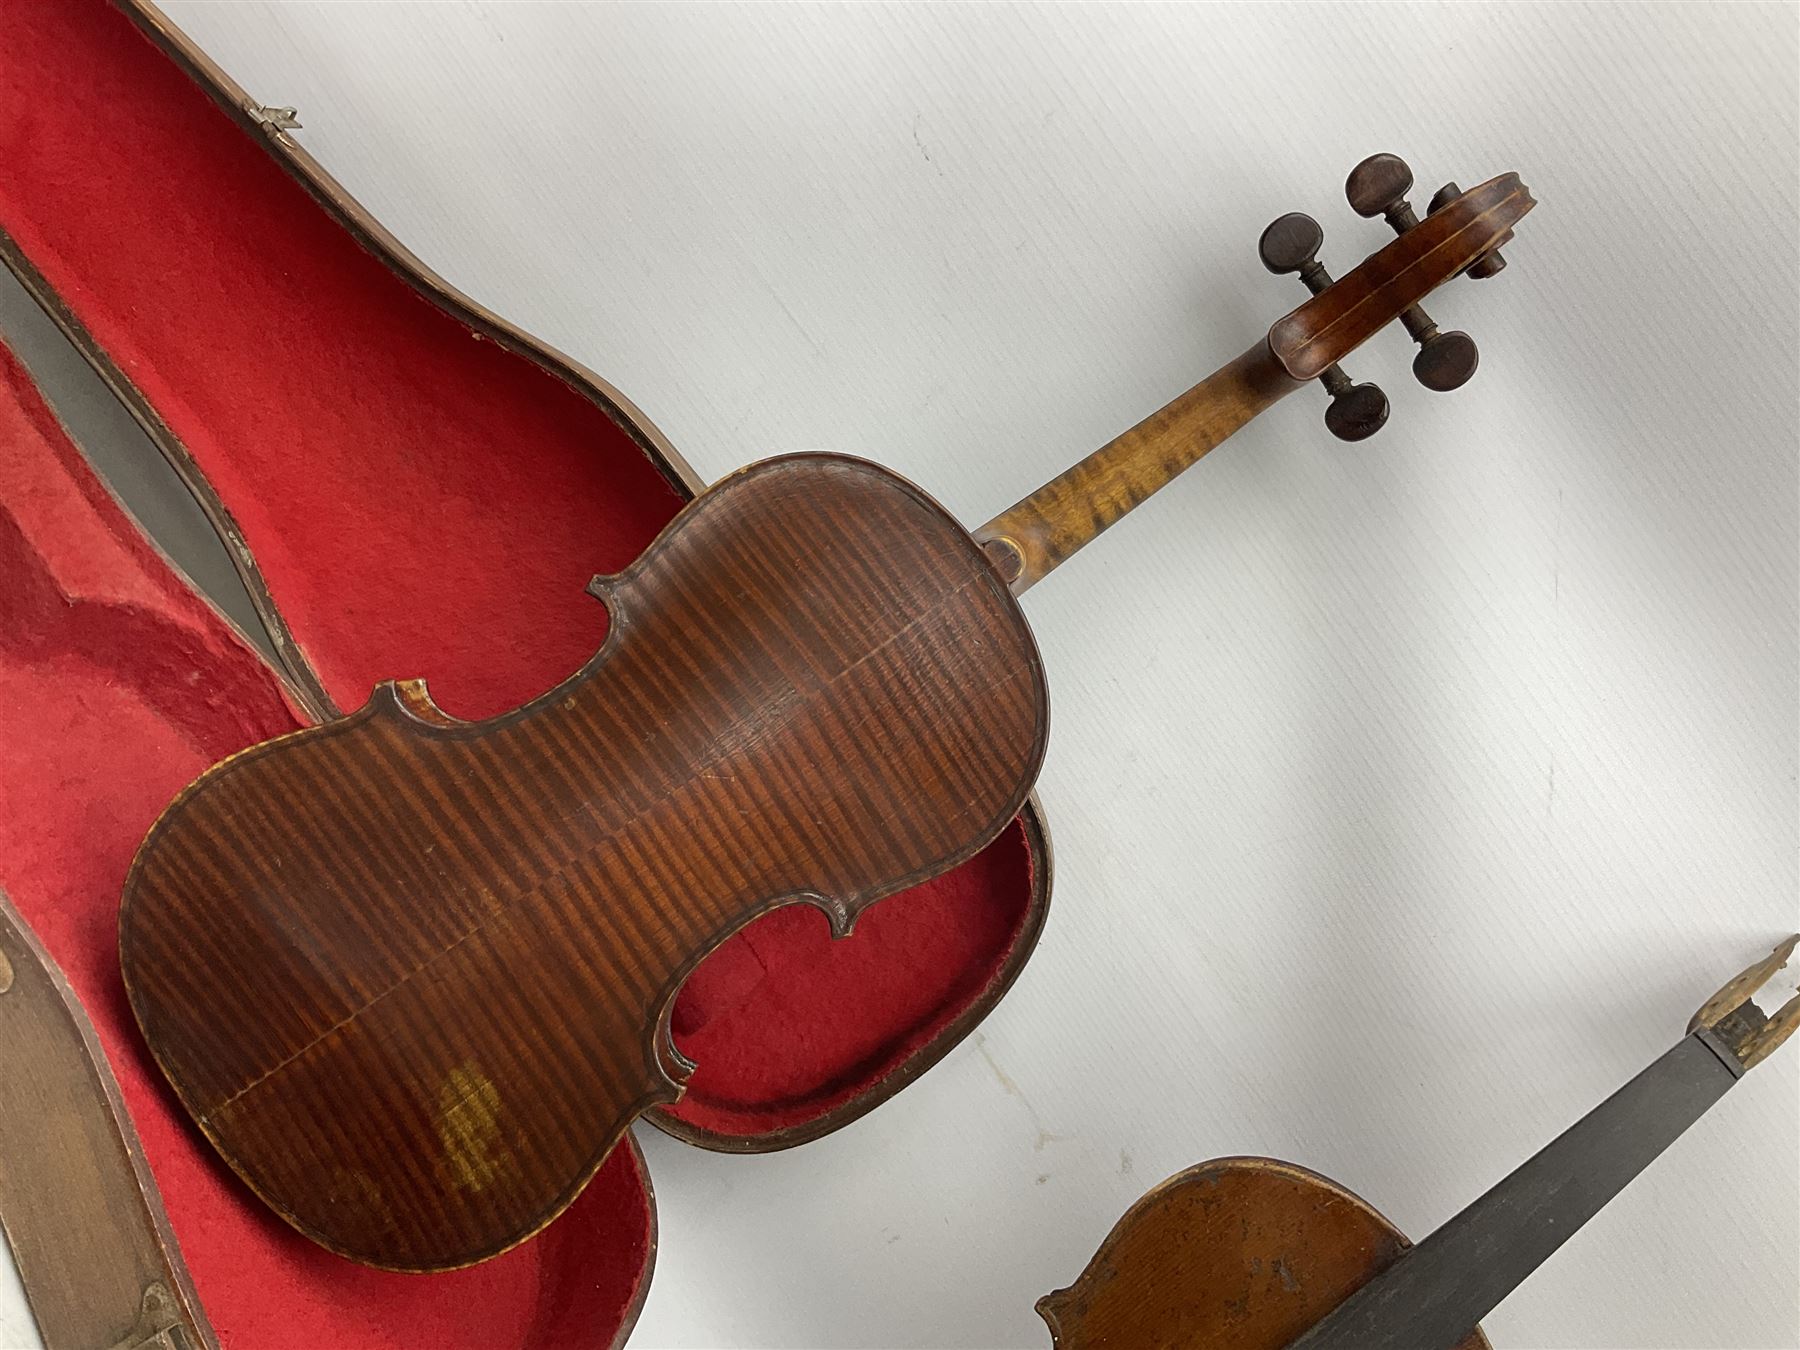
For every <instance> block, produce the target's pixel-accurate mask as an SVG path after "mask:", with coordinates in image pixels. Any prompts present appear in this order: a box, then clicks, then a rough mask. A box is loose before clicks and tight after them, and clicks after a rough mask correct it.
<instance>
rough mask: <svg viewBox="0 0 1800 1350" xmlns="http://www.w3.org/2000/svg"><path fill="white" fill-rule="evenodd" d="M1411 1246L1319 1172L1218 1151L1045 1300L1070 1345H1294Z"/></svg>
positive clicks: (1220, 1349) (1154, 1195)
mask: <svg viewBox="0 0 1800 1350" xmlns="http://www.w3.org/2000/svg"><path fill="white" fill-rule="evenodd" d="M1411 1245H1412V1244H1410V1243H1409V1242H1408V1241H1407V1240H1406V1238H1405V1237H1404V1236H1403V1235H1402V1234H1401V1232H1400V1230H1399V1229H1397V1228H1395V1227H1394V1226H1393V1225H1392V1224H1391V1223H1389V1222H1388V1221H1387V1220H1386V1219H1385V1218H1383V1217H1382V1216H1381V1215H1380V1214H1379V1213H1377V1212H1376V1211H1375V1210H1374V1209H1373V1208H1372V1207H1370V1205H1369V1204H1368V1203H1367V1202H1366V1201H1364V1200H1362V1199H1361V1198H1360V1197H1359V1196H1356V1195H1354V1194H1352V1193H1351V1192H1349V1191H1347V1190H1345V1189H1344V1188H1343V1187H1342V1186H1339V1185H1338V1184H1337V1183H1336V1182H1334V1181H1331V1180H1328V1179H1327V1178H1325V1177H1322V1176H1320V1175H1319V1174H1318V1173H1317V1172H1311V1171H1308V1170H1307V1169H1306V1168H1304V1167H1296V1166H1294V1165H1293V1164H1292V1163H1284V1162H1276V1161H1275V1160H1274V1159H1272V1158H1219V1159H1215V1160H1213V1161H1212V1162H1205V1163H1201V1164H1199V1165H1198V1166H1196V1167H1190V1168H1189V1169H1188V1170H1187V1171H1185V1172H1178V1173H1177V1174H1176V1175H1174V1176H1173V1177H1170V1178H1169V1179H1168V1180H1167V1181H1165V1182H1163V1183H1162V1184H1161V1185H1160V1186H1158V1187H1156V1188H1155V1189H1154V1190H1152V1191H1150V1192H1149V1193H1148V1194H1147V1195H1145V1196H1144V1197H1143V1198H1142V1199H1141V1200H1139V1201H1138V1202H1137V1203H1136V1204H1135V1205H1133V1206H1132V1207H1131V1208H1130V1209H1129V1210H1127V1211H1126V1213H1125V1217H1124V1218H1122V1219H1120V1220H1119V1222H1118V1223H1117V1224H1116V1225H1115V1226H1114V1228H1113V1230H1112V1232H1111V1233H1109V1234H1107V1236H1106V1241H1105V1242H1103V1243H1101V1244H1100V1250H1099V1251H1097V1252H1096V1253H1094V1259H1093V1260H1092V1261H1090V1262H1088V1267H1087V1269H1086V1270H1084V1271H1083V1272H1082V1273H1081V1278H1080V1279H1078V1280H1076V1281H1075V1283H1074V1284H1072V1285H1070V1286H1069V1287H1068V1288H1066V1289H1058V1290H1057V1291H1056V1292H1055V1293H1052V1294H1046V1295H1045V1296H1044V1297H1043V1298H1041V1299H1039V1300H1038V1304H1037V1309H1038V1313H1039V1315H1040V1316H1042V1317H1043V1319H1044V1321H1045V1322H1047V1323H1049V1326H1050V1335H1051V1339H1052V1340H1053V1342H1054V1343H1055V1345H1056V1347H1057V1350H1102V1347H1125V1346H1129V1347H1131V1350H1191V1347H1194V1346H1209V1347H1216V1348H1217V1350H1282V1347H1284V1346H1286V1345H1288V1344H1289V1343H1290V1342H1291V1341H1293V1340H1294V1339H1295V1338H1296V1337H1297V1336H1299V1335H1300V1334H1301V1333H1302V1332H1303V1331H1305V1330H1307V1329H1308V1328H1309V1327H1311V1326H1312V1325H1313V1323H1315V1322H1317V1321H1319V1320H1320V1319H1321V1318H1322V1317H1324V1316H1325V1314H1326V1313H1328V1312H1330V1311H1331V1310H1332V1309H1333V1308H1335V1307H1337V1305H1338V1304H1340V1303H1342V1302H1343V1301H1344V1300H1345V1299H1346V1298H1348V1297H1349V1296H1350V1294H1351V1293H1353V1292H1354V1291H1355V1290H1356V1289H1357V1288H1359V1287H1360V1286H1361V1285H1363V1284H1365V1283H1367V1282H1368V1281H1369V1280H1370V1279H1372V1278H1374V1277H1375V1276H1376V1275H1378V1274H1380V1273H1381V1272H1382V1271H1383V1270H1384V1269H1386V1268H1387V1266H1389V1265H1390V1264H1391V1263H1392V1262H1393V1261H1394V1260H1395V1259H1396V1258H1397V1257H1398V1256H1399V1255H1400V1253H1401V1252H1403V1251H1405V1250H1406V1249H1407V1248H1408V1247H1409V1246H1411ZM1457 1350H1491V1347H1490V1346H1489V1345H1488V1342H1487V1338H1486V1337H1485V1336H1484V1335H1483V1334H1482V1333H1481V1332H1480V1331H1476V1332H1474V1333H1473V1334H1471V1335H1470V1336H1469V1337H1468V1339H1466V1340H1465V1341H1464V1342H1463V1343H1462V1345H1460V1346H1459V1347H1458V1348H1457Z"/></svg>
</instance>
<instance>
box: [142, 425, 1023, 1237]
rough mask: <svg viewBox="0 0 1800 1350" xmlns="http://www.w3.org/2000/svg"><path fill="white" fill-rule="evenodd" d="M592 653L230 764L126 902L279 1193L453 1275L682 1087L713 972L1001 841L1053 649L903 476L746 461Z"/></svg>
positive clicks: (828, 463) (651, 552)
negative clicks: (529, 684) (496, 689)
mask: <svg viewBox="0 0 1800 1350" xmlns="http://www.w3.org/2000/svg"><path fill="white" fill-rule="evenodd" d="M600 589H601V593H602V594H603V596H604V598H605V599H606V601H607V603H608V606H609V608H610V610H611V612H612V627H611V630H610V631H609V633H608V636H607V639H606V641H605V643H604V644H603V646H602V647H601V650H600V652H599V653H598V654H597V655H596V656H595V657H594V658H593V659H592V660H591V661H590V662H589V663H588V664H587V665H586V666H585V667H584V668H583V669H582V670H580V671H579V672H577V673H576V674H575V675H573V676H571V677H570V678H569V679H568V680H567V681H565V682H564V683H563V684H561V685H560V686H558V687H557V688H555V689H553V690H551V691H550V692H549V693H547V694H545V695H543V696H542V697H540V698H538V699H536V700H534V701H533V702H531V703H529V704H527V705H526V706H524V707H522V708H520V709H517V710H516V711H514V712H512V713H508V714H505V715H503V716H501V717H497V718H493V719H491V720H488V721H484V722H460V721H457V720H456V719H454V718H452V717H449V716H447V715H445V714H443V713H441V712H439V711H438V710H437V709H436V706H435V705H434V704H432V703H431V702H430V699H429V697H428V696H427V695H426V693H425V691H424V689H423V687H422V686H421V685H419V684H417V683H414V682H408V683H406V684H404V685H400V686H396V685H391V684H390V685H384V686H382V687H381V688H380V689H378V690H377V691H376V694H375V696H374V697H373V698H372V699H371V700H370V702H369V703H368V704H367V705H366V706H365V707H364V708H363V709H361V710H360V711H358V712H357V713H355V714H353V715H352V716H350V717H348V718H345V719H343V720H341V721H338V722H334V723H331V724H328V725H325V726H322V727H316V728H311V729H308V730H305V731H301V732H298V733H295V734H294V735H292V736H289V737H285V738H282V739H281V740H278V741H272V742H269V743H268V744H266V745H262V746H258V747H255V748H253V749H251V750H248V751H245V752H244V753H243V754H241V755H238V756H235V757H233V758H232V759H229V760H227V761H225V762H224V763H223V764H221V765H219V766H217V767H215V768H214V769H213V770H211V771H210V772H208V773H207V774H206V775H205V776H203V777H202V778H201V779H199V780H198V781H197V782H196V783H195V784H194V785H193V786H191V787H190V788H189V789H188V790H187V791H186V792H184V793H183V794H182V795H181V796H180V797H179V798H177V799H176V801H175V803H174V804H173V805H171V806H170V807H169V809H168V810H167V811H166V812H165V813H164V815H163V817H162V819H161V820H159V821H158V823H157V825H156V826H155V828H154V829H153V830H152V831H151V833H150V835H149V837H148V838H147V839H146V840H145V843H144V845H143V847H142V848H141V849H140V851H139V854H138V857H137V859H136V861H135V862H134V864H133V867H132V871H131V875H130V877H129V879H128V881H127V885H126V892H125V902H124V908H123V911H122V913H121V916H120V950H121V958H122V963H123V968H124V973H125V983H126V989H127V993H128V995H129V997H130V1000H131V1004H132V1008H133V1010H134V1011H135V1013H136V1015H137V1017H138V1020H139V1022H140V1024H141V1025H142V1027H143V1029H144V1034H145V1036H146V1038H147V1040H148V1041H149V1043H150V1046H151V1048H152V1050H153V1051H154V1053H155V1055H156V1057H157V1059H158V1061H159V1062H160V1064H161V1065H162V1067H163V1069H164V1071H165V1072H166V1073H167V1075H168V1077H169V1078H170V1081H171V1082H172V1083H173V1084H174V1085H175V1088H176V1091H177V1092H178V1094H179V1095H180V1097H181V1099H182V1101H183V1103H184V1104H185V1105H186V1106H187V1108H188V1109H189V1110H190V1111H191V1112H192V1113H193V1115H194V1116H195V1118H196V1119H197V1120H198V1121H199V1123H200V1125H201V1128H202V1129H203V1130H204V1131H205V1133H206V1134H207V1136H208V1137H209V1138H210V1139H211V1140H212V1141H213V1143H214V1144H215V1145H216V1146H217V1147H218V1149H219V1150H220V1152H221V1153H222V1154H223V1155H224V1156H225V1158H226V1159H227V1160H228V1161H229V1162H230V1164H231V1165H232V1167H233V1168H235V1169H236V1170H237V1171H238V1172H239V1173H240V1174H241V1175H242V1176H243V1177H244V1179H245V1180H246V1181H247V1182H248V1183H249V1184H250V1186H251V1187H252V1188H253V1189H254V1190H255V1191H256V1192H257V1193H258V1194H259V1195H261V1196H262V1197H263V1198H264V1199H265V1200H266V1201H268V1202H269V1204H270V1205H271V1206H273V1207H274V1208H275V1209H276V1210H277V1211H278V1212H279V1213H280V1214H282V1215H283V1216H284V1217H285V1218H287V1219H288V1221H289V1222H291V1223H292V1224H294V1225H295V1226H296V1227H297V1228H299V1229H300V1230H301V1231H302V1232H304V1233H306V1234H307V1235H308V1236H309V1237H311V1238H313V1239H314V1240H316V1241H318V1242H320V1243H322V1244H323V1245H325V1246H326V1247H329V1248H331V1249H332V1250H334V1251H337V1252H340V1253H342V1254H343V1255H345V1256H349V1257H351V1258H353V1259H356V1260H359V1261H363V1262H366V1263H369V1264H373V1265H379V1266H384V1267H388V1268H392V1269H400V1270H438V1269H448V1268H452V1267H455V1266H459V1265H465V1264H469V1263H471V1262H474V1261H478V1260H482V1259H485V1258H487V1257H489V1256H493V1255H496V1254H497V1253H499V1252H500V1251H503V1250H505V1249H506V1248H508V1247H510V1246H512V1245H514V1244H516V1243H517V1242H519V1241H522V1240H523V1239H524V1238H526V1237H528V1236H530V1235H531V1234H532V1233H533V1232H535V1231H536V1230H537V1229H539V1228H541V1227H542V1226H543V1225H544V1224H545V1223H548V1222H549V1221H550V1220H551V1219H552V1218H554V1217H555V1216H556V1215H557V1214H558V1213H560V1212H561V1211H562V1210H563V1209H564V1208H565V1207H566V1206H567V1205H568V1204H569V1203H570V1202H571V1201H572V1200H573V1199H574V1198H575V1196H576V1195H577V1194H578V1193H579V1192H580V1190H581V1188H582V1186H583V1185H584V1184H585V1183H586V1181H587V1179H588V1178H589V1177H590V1176H591V1175H592V1174H593V1172H594V1171H595V1169H596V1168H597V1167H598V1166H599V1165H600V1163H601V1162H602V1161H603V1160H604V1158H605V1156H606V1154H607V1152H608V1151H609V1150H610V1149H611V1147H612V1146H613V1145H614V1144H615V1143H616V1142H617V1141H618V1139H619V1137H620V1136H621V1135H622V1134H623V1132H624V1131H625V1129H626V1127H627V1126H628V1125H629V1124H630V1122H631V1119H632V1118H633V1117H634V1116H635V1115H636V1114H637V1113H638V1112H640V1111H642V1110H643V1109H645V1108H646V1107H648V1106H650V1105H653V1104H654V1103H656V1102H659V1101H666V1100H671V1099H673V1098H674V1097H675V1096H677V1095H679V1084H678V1082H677V1081H676V1077H675V1076H676V1075H678V1074H680V1073H681V1071H682V1069H683V1067H684V1061H683V1060H682V1059H681V1058H680V1055H679V1052H677V1051H675V1049H674V1046H673V1043H672V1042H671V1041H670V1040H669V1039H668V1032H667V1017H668V1012H669V1008H670V1005H671V1003H672V1002H673V999H674V996H675V994H676V992H677V991H678V990H679V988H680V986H681V983H682V981H683V980H684V979H685V978H686V976H687V974H688V972H689V971H691V970H692V969H693V967H694V966H695V965H697V964H698V963H699V962H700V960H701V959H703V958H704V957H705V955H706V954H707V953H708V952H709V951H710V950H712V948H713V947H715V946H716V945H717V944H718V943H719V942H720V941H722V940H723V939H724V938H725V937H727V936H729V935H730V934H731V933H732V932H734V931H735V930H736V929H738V928H740V927H742V926H743V925H744V924H746V923H748V922H749V921H750V920H752V919H753V918H755V917H757V916H758V915H760V914H762V913H765V912H767V911H768V910H770V909H773V908H775V907H777V906H779V905H782V904H786V903H790V902H793V901H796V900H803V901H807V902H810V903H812V904H815V905H817V906H818V907H819V908H821V909H822V910H824V911H825V913H826V915H827V917H828V919H829V921H830V922H831V924H832V927H833V929H834V931H837V932H839V933H842V932H847V931H848V930H849V928H850V926H851V924H852V923H854V921H855V918H856V916H857V915H858V914H859V913H860V912H861V911H862V910H863V909H864V908H865V907H866V906H868V905H869V904H871V903H873V902H874V901H876V900H878V899H880V898H881V897H883V896H885V895H889V894H892V893H893V892H895V891H898V890H901V889H904V888H905V887H907V886H910V885H913V884H916V883H918V882H920V881H923V880H925V879H926V878H928V877H931V876H934V875H937V874H938V873H941V872H943V871H945V870H947V869H949V868H950V867H953V866H955V865H956V864H957V863H959V862H961V861H963V860H964V859H966V858H968V857H970V856H971V855H972V854H974V853H975V852H976V851H977V850H978V849H980V848H981V847H982V846H983V845H985V844H986V843H987V842H988V841H989V840H990V839H992V838H993V837H994V836H995V835H996V834H997V833H998V832H999V831H1000V830H1001V829H1002V828H1003V827H1004V826H1005V824H1006V822H1007V821H1008V820H1010V819H1011V818H1012V817H1013V815H1014V814H1016V813H1017V811H1018V809H1019V808H1020V806H1021V805H1022V803H1023V802H1024V799H1025V796H1026V793H1027V792H1028V791H1029V789H1030V787H1031V784H1032V782H1033V780H1034V779H1035V777H1036V774H1037V770H1038V767H1039V764H1040V763H1041V761H1042V757H1043V751H1044V743H1045V738H1046V734H1047V730H1048V703H1047V697H1046V691H1045V687H1044V680H1043V673H1042V668H1041V665H1040V663H1039V659H1038V654H1037V650H1036V646H1035V644H1034V642H1033V640H1032V637H1031V634H1030V630H1029V629H1028V628H1027V626H1026V623H1025V620H1024V617H1023V615H1022V614H1021V613H1020V612H1019V610H1018V606H1017V603H1016V601H1015V600H1014V599H1013V598H1012V596H1011V595H1010V594H1009V593H1008V591H1007V588H1006V585H1005V583H1004V582H1003V581H1002V580H1001V579H1000V577H999V576H998V574H997V573H996V572H995V571H994V570H993V568H992V567H991V566H990V564H989V563H988V561H987V559H986V557H985V556H984V554H983V553H982V551H981V549H980V547H979V545H977V544H976V542H975V541H974V540H973V539H972V538H971V537H970V536H969V534H968V533H967V531H965V530H964V529H963V528H962V527H961V526H960V525H958V524H957V523H956V522H955V521H954V520H953V519H952V518H951V517H950V516H949V515H948V514H946V513H945V512H944V511H943V510H942V508H940V507H939V506H937V504H936V503H934V502H932V501H931V500H930V498H928V497H926V496H925V495H924V494H923V493H921V492H920V491H919V490H918V489H916V488H914V487H913V486H912V485H910V484H908V483H906V482H905V481H904V480H902V479H900V478H898V477H896V476H895V475H893V474H891V473H888V472H887V471H885V470H883V469H880V468H878V467H876V466H874V465H872V464H868V463H866V462H863V461H860V460H853V459H847V458H843V457H838V456H828V455H798V456H789V457H785V458H782V459H776V460H769V461H765V462H763V463H761V464H758V465H755V466H753V467H751V468H749V469H747V470H744V471H743V472H741V473H739V474H737V475H734V476H733V477H731V478H728V479H726V480H724V481H723V482H722V483H721V484H720V485H719V486H717V487H716V488H714V489H713V490H712V491H710V492H708V493H706V494H704V495H703V496H701V497H700V498H699V499H698V500H697V501H696V502H694V503H693V504H692V505H691V506H690V507H689V508H688V509H687V510H685V511H684V512H683V513H682V514H681V515H680V516H678V517H677V518H676V520H675V521H674V522H673V523H672V524H671V525H670V526H669V528H668V529H667V530H666V531H665V532H664V533H663V534H662V535H661V536H660V537H659V538H658V539H657V541H656V542H655V543H654V544H653V545H652V546H651V547H650V548H649V549H648V550H647V551H646V552H645V554H644V555H643V556H642V557H641V558H640V559H639V560H638V561H637V562H636V563H634V564H633V565H632V567H631V568H629V569H628V570H627V571H625V572H624V573H621V574H620V575H619V576H617V577H614V578H609V579H607V580H606V582H605V583H604V585H603V586H602V587H601V588H600Z"/></svg>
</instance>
